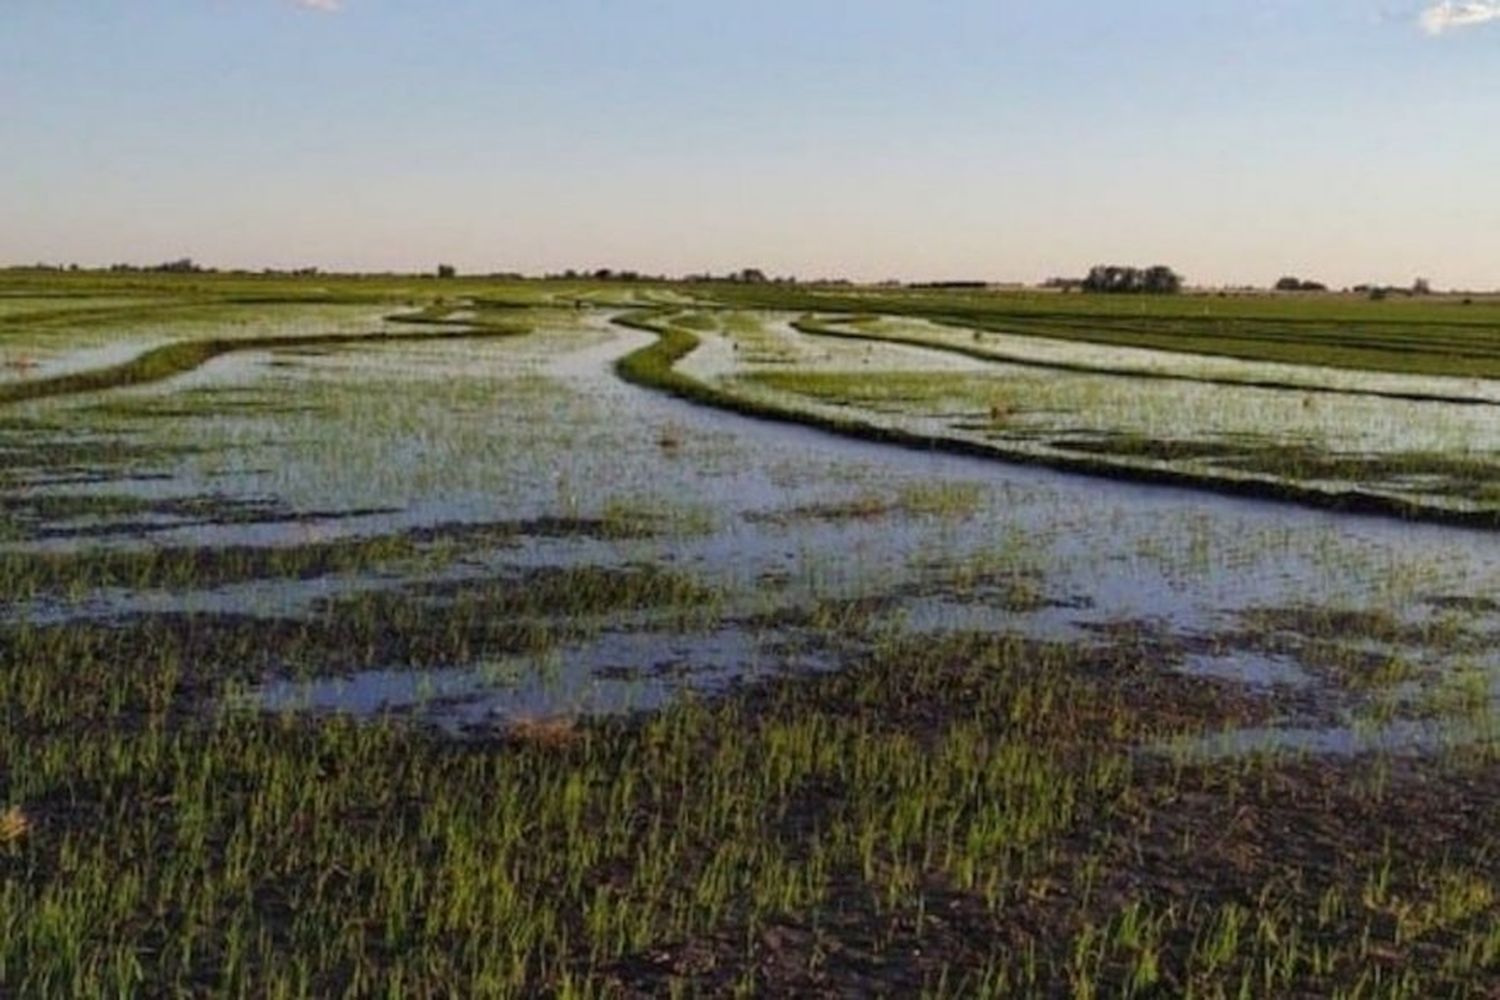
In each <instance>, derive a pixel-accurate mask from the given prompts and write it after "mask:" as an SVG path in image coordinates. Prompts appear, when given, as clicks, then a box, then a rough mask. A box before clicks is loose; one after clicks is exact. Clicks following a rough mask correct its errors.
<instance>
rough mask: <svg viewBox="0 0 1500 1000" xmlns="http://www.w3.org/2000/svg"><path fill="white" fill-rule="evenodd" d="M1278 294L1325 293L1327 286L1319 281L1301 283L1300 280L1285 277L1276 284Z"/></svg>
mask: <svg viewBox="0 0 1500 1000" xmlns="http://www.w3.org/2000/svg"><path fill="white" fill-rule="evenodd" d="M1276 290H1277V291H1278V292H1326V291H1328V286H1327V285H1325V284H1323V283H1322V282H1321V281H1303V280H1302V279H1301V278H1295V277H1291V276H1287V277H1285V278H1282V279H1281V280H1280V281H1278V282H1276Z"/></svg>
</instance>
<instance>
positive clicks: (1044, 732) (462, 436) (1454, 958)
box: [0, 282, 1500, 996]
mask: <svg viewBox="0 0 1500 1000" xmlns="http://www.w3.org/2000/svg"><path fill="white" fill-rule="evenodd" d="M334 284H335V285H336V284H337V283H334ZM271 291H275V292H276V293H277V294H276V295H274V296H273V295H271V294H269V293H270V292H271ZM22 292H25V293H26V294H21V293H22ZM148 292H149V294H147V293H148ZM231 292H232V293H233V294H231ZM246 294H247V293H246V291H245V290H244V289H239V288H235V289H226V290H225V291H224V292H223V293H222V294H220V295H219V296H217V297H216V298H214V299H213V300H212V301H207V300H202V299H193V298H191V297H188V296H185V295H182V294H181V293H174V292H173V290H172V288H171V287H170V284H169V283H168V284H166V285H165V286H164V287H158V288H154V289H145V290H142V289H135V290H131V289H125V288H118V289H107V290H99V289H95V290H93V291H92V292H91V293H90V294H89V295H82V294H79V295H76V296H74V299H76V300H77V301H74V299H69V298H67V297H66V296H63V297H62V298H63V303H62V304H59V302H58V301H56V300H54V299H53V298H51V297H45V296H39V295H37V294H36V290H35V289H30V290H27V289H20V290H17V293H16V294H13V295H10V297H8V298H5V299H0V303H3V305H0V353H3V356H4V357H6V358H21V357H24V358H25V359H27V363H26V364H24V365H13V366H11V367H10V368H8V369H7V371H6V372H5V373H4V374H3V375H0V379H4V380H5V381H4V382H3V383H0V400H3V401H4V402H3V406H0V456H3V460H0V508H3V510H4V519H3V522H0V523H3V533H0V581H3V585H0V712H3V718H4V720H5V721H6V725H5V726H4V727H3V732H0V810H8V811H6V812H4V813H0V983H8V982H17V983H20V984H22V988H23V992H53V993H67V992H75V993H96V992H100V991H106V992H107V991H111V990H114V991H118V992H121V993H124V994H130V993H133V992H140V991H144V992H171V991H186V992H197V991H218V990H226V991H230V992H234V991H249V992H256V993H260V992H265V993H278V992H286V993H298V992H314V993H323V992H330V991H334V992H341V991H344V990H350V991H353V992H356V993H357V992H365V991H368V990H369V989H371V988H372V987H373V986H374V985H375V984H380V983H390V982H394V981H402V982H409V983H411V984H412V987H411V990H410V992H413V993H416V994H433V995H435V994H465V995H491V994H517V995H525V994H534V993H537V992H545V993H553V994H557V995H569V996H584V995H634V994H647V993H651V994H655V993H663V992H672V991H680V992H683V993H690V994H695V993H715V994H721V993H732V992H741V993H746V994H755V993H767V994H777V995H792V994H796V995H809V994H811V995H823V994H828V995H854V994H858V993H861V992H865V991H867V990H869V989H876V988H878V989H879V990H880V991H884V992H886V993H890V994H892V995H898V994H899V995H933V996H940V995H953V996H972V995H1010V994H1013V993H1017V992H1022V993H1025V992H1050V993H1071V994H1074V995H1093V994H1104V995H1115V994H1119V993H1153V992H1159V993H1168V994H1176V993H1187V992H1191V993H1196V994H1201V995H1227V994H1230V993H1235V994H1246V995H1272V994H1282V993H1289V992H1290V993H1297V992H1301V993H1307V994H1328V993H1340V992H1342V993H1343V994H1345V995H1351V996H1353V995H1371V994H1377V995H1398V994H1399V995H1413V996H1419V995H1428V994H1429V993H1431V992H1432V991H1438V992H1451V991H1452V990H1453V989H1455V988H1456V987H1457V986H1458V985H1460V984H1464V985H1466V986H1467V985H1468V984H1473V983H1478V982H1483V981H1485V980H1484V977H1485V976H1487V975H1489V974H1490V972H1491V970H1492V969H1493V967H1494V965H1495V963H1496V962H1500V904H1497V903H1496V898H1495V878H1496V876H1497V874H1500V872H1497V869H1496V864H1497V861H1496V857H1497V856H1496V852H1495V851H1494V850H1493V838H1492V834H1491V833H1490V831H1491V830H1492V829H1493V828H1494V827H1493V824H1494V821H1495V819H1497V818H1500V797H1497V795H1496V792H1497V786H1496V784H1495V780H1494V775H1495V770H1494V767H1495V763H1494V762H1495V750H1496V743H1495V737H1496V735H1497V734H1500V728H1497V725H1496V721H1495V720H1496V717H1495V710H1496V707H1497V699H1500V542H1497V540H1496V539H1497V536H1496V534H1495V531H1494V528H1495V526H1496V522H1497V521H1500V408H1497V407H1500V382H1497V381H1494V380H1493V379H1490V378H1485V377H1473V376H1470V377H1464V376H1460V375H1456V374H1451V373H1446V372H1441V371H1438V372H1434V371H1433V370H1431V368H1432V366H1429V365H1425V364H1422V365H1417V366H1415V367H1414V368H1413V370H1411V371H1395V370H1390V368H1389V367H1384V368H1381V367H1374V368H1369V369H1363V368H1360V367H1357V366H1350V365H1349V364H1347V363H1344V362H1347V360H1348V359H1347V358H1342V357H1341V358H1339V359H1338V360H1339V361H1340V364H1339V366H1337V367H1329V366H1321V365H1318V364H1315V363H1312V362H1311V361H1309V360H1307V359H1300V360H1293V359H1289V358H1285V357H1280V356H1279V355H1281V354H1284V353H1285V351H1284V350H1283V349H1282V348H1280V347H1278V348H1276V350H1273V351H1270V352H1269V354H1270V355H1272V356H1266V357H1258V356H1256V355H1255V352H1254V351H1241V352H1240V354H1241V355H1243V356H1236V357H1227V356H1224V355H1222V354H1215V353H1194V352H1192V351H1187V350H1166V349H1163V347H1162V346H1161V345H1160V344H1156V343H1152V344H1151V345H1148V346H1141V345H1131V344H1113V345H1110V344H1106V345H1102V346H1101V345H1097V344H1091V343H1087V342H1084V341H1081V340H1079V339H1076V338H1071V337H1049V336H1047V335H1033V334H1006V333H1002V332H996V331H995V330H993V329H991V327H992V326H993V324H992V323H976V324H972V325H970V326H962V325H954V322H953V318H952V317H946V318H944V320H943V322H941V323H939V322H935V321H933V320H932V319H931V318H930V317H927V316H924V315H921V314H920V310H916V309H915V308H913V309H912V310H911V311H909V312H908V313H907V314H901V313H899V312H887V313H879V312H870V313H868V314H866V313H864V312H863V311H861V310H858V309H852V308H848V305H849V303H847V302H833V303H825V305H828V306H829V307H828V308H824V309H808V308H806V305H807V303H806V302H804V301H802V300H801V299H799V298H798V297H797V296H793V295H790V294H789V295H788V297H787V299H786V301H785V302H783V303H781V306H782V308H774V307H773V306H775V305H776V303H774V302H772V303H768V302H760V301H757V302H746V301H743V297H740V298H736V296H735V295H731V294H728V293H722V294H721V293H720V292H719V291H717V290H715V289H713V288H705V287H699V286H672V287H665V286H663V287H657V286H642V287H631V286H628V285H622V284H587V285H586V284H580V285H563V284H561V283H526V284H520V283H510V284H504V283H490V284H484V283H478V282H475V283H473V284H472V285H470V284H467V283H465V284H462V285H459V286H457V287H456V288H454V289H452V290H449V289H444V290H443V291H442V294H440V295H439V294H437V293H436V292H435V291H434V290H433V287H432V284H431V282H429V283H427V285H426V286H425V287H424V286H422V285H421V284H420V283H418V284H415V285H412V284H407V285H395V284H392V285H377V284H374V283H370V282H365V283H355V282H351V283H349V286H348V287H342V286H339V287H334V288H332V289H331V290H330V289H329V288H314V289H307V288H303V287H301V286H300V285H297V284H296V283H287V287H278V288H274V289H261V290H260V293H259V295H258V297H257V299H256V301H253V302H247V301H244V300H245V298H246ZM91 297H94V298H97V299H98V301H96V302H94V303H93V305H92V306H90V305H89V304H88V303H89V299H90V298H91ZM914 301H916V300H914ZM867 305H871V306H872V308H873V306H874V305H879V303H867ZM1205 308H1208V306H1205ZM1222 308H1228V307H1222ZM1234 308H1240V307H1238V306H1235V307H1234ZM1393 308H1394V307H1393ZM79 317H86V318H85V319H79ZM1405 321H1406V320H1405V319H1404V318H1403V319H1402V322H1405ZM1371 322H1372V323H1374V321H1373V320H1372V321H1371ZM1383 322H1393V321H1390V320H1389V319H1388V318H1387V320H1383ZM1106 325H1107V324H1106ZM1376 332H1377V333H1378V330H1377V331H1376ZM1373 335H1374V334H1372V336H1373ZM1164 336H1165V334H1161V335H1160V336H1156V335H1153V337H1152V338H1148V339H1153V340H1155V339H1160V337H1164ZM1474 336H1475V337H1478V335H1477V334H1475V335H1474ZM278 340H281V341H284V342H283V343H278V342H277V341H278ZM1476 342H1479V341H1476ZM184 344H199V345H204V344H212V345H213V349H212V350H203V351H200V352H198V353H196V354H194V353H192V352H188V351H186V350H184V348H183V345H184ZM153 359H155V360H153ZM80 376H82V377H83V381H79V380H78V379H79V377H80ZM11 384H14V385H24V386H25V387H26V388H24V389H18V390H15V391H14V393H13V395H12V396H11V397H5V396H4V395H3V393H4V391H5V386H6V385H11ZM1245 483H1251V484H1258V485H1254V488H1242V487H1243V484H1245ZM1262 487H1264V488H1262ZM1396 515H1401V516H1396ZM330 927H338V928H342V929H341V930H339V931H338V932H337V933H330V932H329V930H328V929H329V928H330ZM877 984H878V985H877Z"/></svg>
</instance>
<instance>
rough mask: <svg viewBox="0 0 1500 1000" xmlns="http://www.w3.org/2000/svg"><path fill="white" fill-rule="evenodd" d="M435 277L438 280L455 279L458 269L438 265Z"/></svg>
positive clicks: (446, 265) (448, 265)
mask: <svg viewBox="0 0 1500 1000" xmlns="http://www.w3.org/2000/svg"><path fill="white" fill-rule="evenodd" d="M437 276H438V277H439V278H456V277H458V268H456V267H454V266H453V265H452V264H439V265H438V266H437Z"/></svg>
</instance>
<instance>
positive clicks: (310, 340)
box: [0, 316, 530, 405]
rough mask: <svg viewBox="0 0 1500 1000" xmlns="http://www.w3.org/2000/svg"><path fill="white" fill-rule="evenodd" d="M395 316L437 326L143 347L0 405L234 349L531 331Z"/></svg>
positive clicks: (161, 374)
mask: <svg viewBox="0 0 1500 1000" xmlns="http://www.w3.org/2000/svg"><path fill="white" fill-rule="evenodd" d="M393 319H395V320H398V321H402V322H407V323H411V324H420V325H423V326H429V327H439V328H440V329H438V330H437V331H436V332H424V333H415V332H414V333H328V334H307V335H301V336H288V337H249V338H219V339H212V340H183V341H177V342H174V343H171V344H164V345H162V346H161V347H155V348H152V349H150V350H148V351H144V352H142V353H141V354H139V355H137V356H136V357H134V358H131V359H130V360H129V361H125V362H122V363H120V364H118V365H111V366H109V367H107V368H95V369H92V370H89V371H81V372H70V373H69V374H66V375H55V376H52V377H50V378H42V379H36V380H34V381H30V382H14V383H9V384H5V385H0V405H5V404H8V403H22V402H29V401H31V400H37V399H46V398H49V397H53V396H68V395H74V394H77V393H85V392H102V391H105V390H109V389H120V388H124V387H127V386H135V385H145V384H148V383H151V382H160V381H162V380H164V379H169V378H172V377H174V376H177V375H182V374H185V373H186V372H190V371H192V370H193V369H195V368H198V367H201V366H202V365H204V364H207V363H208V362H209V361H212V360H213V359H214V358H217V357H220V356H222V355H225V354H232V353H235V352H237V351H256V350H268V349H280V348H296V347H331V346H338V345H341V344H360V343H401V342H409V341H439V340H474V339H482V338H493V337H515V336H521V335H523V334H526V333H529V332H530V330H529V328H525V327H508V326H499V325H476V324H474V323H472V322H470V321H468V320H463V321H457V320H447V319H444V318H441V317H425V316H405V317H393Z"/></svg>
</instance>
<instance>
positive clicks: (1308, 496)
mask: <svg viewBox="0 0 1500 1000" xmlns="http://www.w3.org/2000/svg"><path fill="white" fill-rule="evenodd" d="M662 320H663V316H662V314H661V313H631V314H627V315H624V316H619V317H616V318H615V320H614V322H615V323H617V324H619V325H621V326H625V327H629V328H631V329H636V330H643V331H646V332H649V333H654V334H656V335H657V336H658V338H659V339H658V340H657V341H656V342H655V343H653V344H649V345H647V346H646V347H643V348H641V349H640V350H638V351H634V352H632V353H631V354H629V355H627V356H625V357H624V358H622V359H620V361H619V362H618V363H617V364H616V371H617V372H618V373H619V375H620V376H621V377H622V378H623V379H625V380H626V381H627V382H631V383H633V384H635V385H640V386H645V387H648V388H653V389H658V390H662V391H665V392H668V393H671V394H672V395H674V396H677V397H679V398H681V399H685V400H688V401H690V402H694V403H701V404H703V405H706V406H714V407H717V408H719V409H723V410H729V411H732V412H735V413H740V414H743V415H745V416H750V417H756V418H758V419H762V420H772V421H777V422H780V423H790V424H801V425H804V426H808V427H817V428H821V429H823V430H828V431H832V432H834V433H838V434H845V435H848V436H851V437H857V438H861V439H864V440H867V441H874V442H878V443H881V444H892V445H898V446H901V447H905V448H914V449H917V450H919V451H941V452H948V453H951V454H957V455H969V456H977V457H980V458H990V459H1003V460H1004V461H1007V462H1014V463H1018V464H1025V465H1035V466H1041V467H1044V468H1050V469H1055V470H1057V471H1059V472H1067V473H1074V474H1078V475H1087V476H1094V477H1102V478H1109V479H1118V480H1124V481H1130V482H1138V483H1147V484H1153V485H1161V486H1177V487H1182V488H1185V489H1195V490H1203V491H1207V492H1212V493H1219V494H1223V495H1227V496H1239V497H1246V498H1250V499H1258V500H1276V501H1284V502H1289V503H1299V504H1303V505H1305V506H1309V507H1318V508H1323V509H1327V510H1333V511H1337V512H1339V513H1345V514H1367V515H1374V516H1380V517H1396V518H1401V519H1404V520H1411V521H1425V522H1429V523H1434V524H1449V525H1454V526H1458V527H1471V528H1500V511H1496V510H1458V509H1454V508H1449V507H1439V506H1435V505H1432V504H1424V503H1418V502H1416V501H1412V500H1406V499H1403V498H1400V497H1393V496H1384V495H1380V494H1374V493H1366V492H1363V491H1360V490H1327V489H1319V488H1316V487H1312V486H1304V485H1302V484H1299V483H1294V482H1287V481H1281V480H1271V479H1250V478H1230V477H1226V476H1214V475H1210V474H1207V473H1202V472H1194V471H1189V470H1186V469H1174V468H1166V467H1162V466H1141V465H1127V464H1122V463H1119V462H1114V461H1109V460H1107V459H1105V458H1091V457H1083V456H1069V455H1039V454H1036V453H1034V452H1027V451H1022V450H1020V449H1011V448H1006V447H1004V446H1003V445H990V444H981V443H979V442H975V441H964V440H960V439H957V438H948V437H942V436H939V435H934V434H922V433H919V432H916V431H909V430H903V429H901V428H897V427H882V426H879V425H876V424H871V423H868V422H866V421H863V420H851V419H845V418H839V417H833V416H828V415H826V414H820V413H811V412H807V411H802V410H794V409H789V408H786V407H781V406H777V405H774V404H772V403H768V402H763V401H760V400H755V399H748V398H746V397H743V396H738V395H735V394H734V393H732V392H727V391H725V390H723V389H720V388H717V387H715V386H712V385H708V384H707V383H704V382H700V381H698V380H697V379H694V378H691V377H689V376H687V375H684V374H682V373H681V372H679V371H677V370H676V368H675V365H676V364H677V362H678V361H680V360H682V359H683V358H684V357H686V356H687V355H688V354H690V353H691V352H692V351H693V349H694V348H696V347H697V346H698V344H699V343H700V341H699V338H698V336H697V334H695V333H693V332H692V331H690V330H685V329H683V328H682V327H679V326H672V325H670V324H669V323H665V322H663V321H662Z"/></svg>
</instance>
